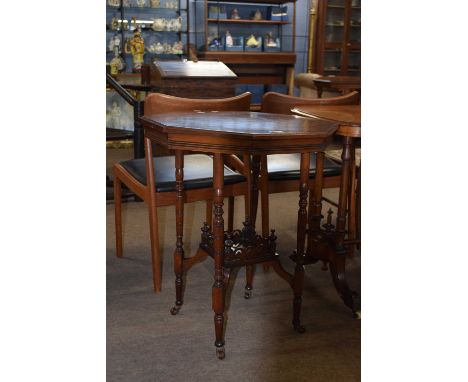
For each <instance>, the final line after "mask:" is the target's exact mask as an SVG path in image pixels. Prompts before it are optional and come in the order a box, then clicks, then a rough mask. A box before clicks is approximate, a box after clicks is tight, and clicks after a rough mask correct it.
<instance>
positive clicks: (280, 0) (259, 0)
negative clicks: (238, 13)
mask: <svg viewBox="0 0 468 382" xmlns="http://www.w3.org/2000/svg"><path fill="white" fill-rule="evenodd" d="M296 1H297V0H239V1H235V0H208V3H229V4H241V5H242V4H249V3H250V4H286V3H295V2H296Z"/></svg>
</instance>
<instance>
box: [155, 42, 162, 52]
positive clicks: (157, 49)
mask: <svg viewBox="0 0 468 382" xmlns="http://www.w3.org/2000/svg"><path fill="white" fill-rule="evenodd" d="M154 53H157V54H161V53H164V47H163V46H162V45H161V43H160V42H158V43H157V44H156V46H155V47H154Z"/></svg>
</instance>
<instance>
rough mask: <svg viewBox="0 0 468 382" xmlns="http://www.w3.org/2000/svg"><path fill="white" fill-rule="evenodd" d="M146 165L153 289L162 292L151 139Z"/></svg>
mask: <svg viewBox="0 0 468 382" xmlns="http://www.w3.org/2000/svg"><path fill="white" fill-rule="evenodd" d="M145 164H146V179H147V181H146V182H147V193H148V194H147V195H148V196H147V199H148V210H149V223H150V239H151V260H152V267H153V287H154V291H155V292H156V293H159V292H161V257H160V253H159V233H158V232H159V231H158V208H157V203H156V185H155V178H154V163H153V148H152V145H151V141H150V139H149V138H146V137H145Z"/></svg>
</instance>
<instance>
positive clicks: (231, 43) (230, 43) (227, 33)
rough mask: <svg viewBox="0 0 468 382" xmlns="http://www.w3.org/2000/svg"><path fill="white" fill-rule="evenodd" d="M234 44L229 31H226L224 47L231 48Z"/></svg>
mask: <svg viewBox="0 0 468 382" xmlns="http://www.w3.org/2000/svg"><path fill="white" fill-rule="evenodd" d="M233 45H234V42H233V41H232V36H231V34H230V33H229V31H226V46H233Z"/></svg>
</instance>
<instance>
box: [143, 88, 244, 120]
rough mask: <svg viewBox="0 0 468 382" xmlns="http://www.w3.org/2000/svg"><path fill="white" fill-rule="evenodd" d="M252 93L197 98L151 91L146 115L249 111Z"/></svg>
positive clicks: (146, 101) (146, 100)
mask: <svg viewBox="0 0 468 382" xmlns="http://www.w3.org/2000/svg"><path fill="white" fill-rule="evenodd" d="M251 96H252V94H251V93H249V92H245V93H243V94H241V95H238V96H235V97H229V98H212V99H195V98H182V97H174V96H171V95H167V94H161V93H151V94H149V95H148V96H147V97H146V99H145V115H151V114H162V113H172V112H175V113H176V112H184V111H194V110H200V111H248V110H249V109H250V98H251Z"/></svg>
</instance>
